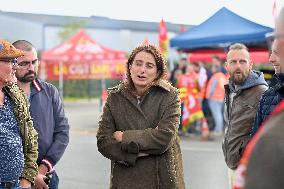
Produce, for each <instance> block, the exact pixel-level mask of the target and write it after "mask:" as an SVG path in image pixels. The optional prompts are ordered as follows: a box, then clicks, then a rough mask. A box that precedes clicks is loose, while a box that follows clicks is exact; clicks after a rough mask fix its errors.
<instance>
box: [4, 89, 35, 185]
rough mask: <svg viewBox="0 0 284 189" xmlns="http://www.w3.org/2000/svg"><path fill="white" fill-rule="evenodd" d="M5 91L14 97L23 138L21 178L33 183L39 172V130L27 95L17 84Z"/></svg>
mask: <svg viewBox="0 0 284 189" xmlns="http://www.w3.org/2000/svg"><path fill="white" fill-rule="evenodd" d="M4 93H5V94H7V95H8V96H9V97H10V98H11V99H12V103H13V108H14V113H15V116H16V118H17V122H18V124H19V127H20V134H21V137H22V140H23V148H24V149H23V152H24V158H25V162H24V169H23V172H22V175H21V178H24V179H26V180H28V181H30V182H31V183H32V185H33V184H34V181H35V178H36V176H37V174H38V166H37V164H36V160H37V157H38V151H37V150H38V143H37V132H36V131H35V129H34V127H33V121H32V118H31V116H30V113H29V107H28V106H29V105H28V102H27V99H26V95H25V93H24V91H22V90H21V89H20V88H19V87H18V86H17V85H16V84H12V85H10V86H6V87H4Z"/></svg>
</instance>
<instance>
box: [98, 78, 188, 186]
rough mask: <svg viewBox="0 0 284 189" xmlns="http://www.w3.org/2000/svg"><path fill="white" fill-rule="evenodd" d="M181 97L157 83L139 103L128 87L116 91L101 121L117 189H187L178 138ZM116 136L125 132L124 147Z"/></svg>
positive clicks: (100, 134)
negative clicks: (116, 132)
mask: <svg viewBox="0 0 284 189" xmlns="http://www.w3.org/2000/svg"><path fill="white" fill-rule="evenodd" d="M178 95H179V94H178V90H177V89H176V88H174V87H172V86H171V85H170V84H169V83H168V82H167V81H164V80H160V81H158V82H156V83H155V84H154V85H153V86H152V87H151V88H150V89H149V90H148V92H147V93H146V94H145V95H144V96H142V97H141V99H140V100H139V104H138V100H137V98H136V97H135V96H134V95H133V94H132V93H131V92H130V91H129V89H128V88H126V87H125V85H124V84H120V85H118V86H117V87H115V88H112V89H111V90H110V93H109V96H108V99H107V102H106V104H105V106H104V111H103V115H102V117H101V120H100V121H99V130H98V133H97V139H98V140H97V145H98V150H99V151H100V152H101V153H102V154H103V155H104V156H105V157H107V158H109V159H110V160H111V184H110V185H111V186H110V188H111V189H184V188H185V185H184V180H183V166H182V155H181V149H180V140H179V137H178V136H177V129H178V125H179V120H180V99H179V97H178ZM115 131H123V138H122V142H117V141H116V140H115V139H114V138H113V133H114V132H115ZM142 153H143V154H148V155H147V156H143V155H142Z"/></svg>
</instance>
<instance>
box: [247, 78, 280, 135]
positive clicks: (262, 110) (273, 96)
mask: <svg viewBox="0 0 284 189" xmlns="http://www.w3.org/2000/svg"><path fill="white" fill-rule="evenodd" d="M283 97H284V76H283V75H282V74H281V75H274V76H273V78H272V80H271V82H270V86H269V89H268V90H267V91H265V92H264V94H263V95H262V97H261V100H260V102H259V108H258V111H257V114H256V117H255V122H254V126H253V127H252V131H251V135H252V136H253V135H254V134H255V133H256V131H257V130H258V128H259V127H260V126H261V124H262V122H263V121H265V120H266V118H267V117H268V116H269V115H270V113H271V112H272V110H273V109H274V108H275V106H276V105H277V104H279V102H281V100H282V99H283Z"/></svg>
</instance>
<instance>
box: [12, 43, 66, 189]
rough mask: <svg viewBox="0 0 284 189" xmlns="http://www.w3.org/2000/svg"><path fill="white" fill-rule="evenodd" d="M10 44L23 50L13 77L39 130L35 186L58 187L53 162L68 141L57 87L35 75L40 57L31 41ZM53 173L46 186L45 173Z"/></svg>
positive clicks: (51, 188) (60, 154) (60, 155)
mask: <svg viewBox="0 0 284 189" xmlns="http://www.w3.org/2000/svg"><path fill="white" fill-rule="evenodd" d="M13 45H14V46H15V47H16V48H17V49H20V50H22V51H23V52H24V56H23V57H20V58H19V59H18V65H19V67H18V69H17V71H16V77H17V79H18V85H19V87H21V88H22V89H23V90H24V92H25V93H26V95H27V97H28V100H29V102H30V111H31V116H32V118H33V121H34V127H35V129H36V131H37V132H38V146H39V156H38V160H37V163H38V166H39V168H38V176H37V178H36V181H35V188H44V189H46V188H50V189H57V188H58V182H59V179H58V176H57V174H56V173H55V172H53V170H54V168H53V167H54V166H55V165H56V163H57V162H58V161H59V159H60V158H61V157H62V155H63V153H64V151H65V149H66V147H67V145H68V142H69V124H68V121H67V118H66V116H65V113H64V109H63V105H62V102H61V100H60V97H59V93H58V90H57V89H56V88H55V87H54V86H53V85H51V84H49V83H46V82H43V81H41V80H39V79H37V70H38V66H39V60H38V57H37V52H36V49H35V48H34V47H33V45H32V44H31V43H29V42H28V41H25V40H19V41H16V42H14V43H13ZM47 173H52V178H51V180H50V183H49V185H48V186H47V185H46V184H45V182H44V178H45V175H46V174H47Z"/></svg>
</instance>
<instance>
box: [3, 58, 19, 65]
mask: <svg viewBox="0 0 284 189" xmlns="http://www.w3.org/2000/svg"><path fill="white" fill-rule="evenodd" d="M0 62H4V63H5V64H11V65H12V66H18V61H17V59H16V58H15V59H12V60H9V59H5V60H1V59H0Z"/></svg>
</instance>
